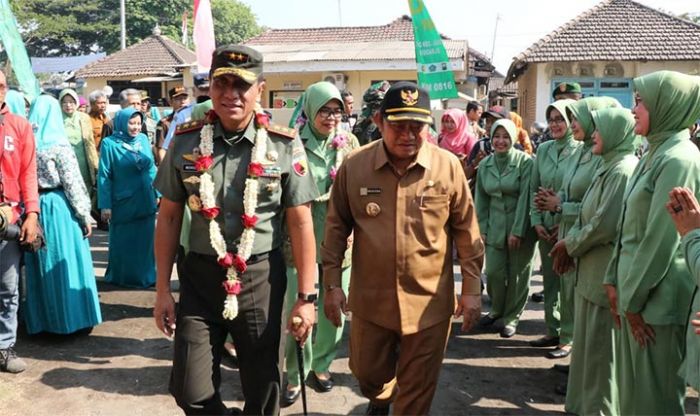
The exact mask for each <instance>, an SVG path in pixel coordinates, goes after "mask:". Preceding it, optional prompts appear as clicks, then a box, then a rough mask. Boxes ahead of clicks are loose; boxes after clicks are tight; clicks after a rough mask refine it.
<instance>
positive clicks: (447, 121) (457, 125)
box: [438, 108, 476, 159]
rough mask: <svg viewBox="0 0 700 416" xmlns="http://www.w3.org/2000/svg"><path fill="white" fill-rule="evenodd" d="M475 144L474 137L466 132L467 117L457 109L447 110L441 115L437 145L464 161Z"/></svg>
mask: <svg viewBox="0 0 700 416" xmlns="http://www.w3.org/2000/svg"><path fill="white" fill-rule="evenodd" d="M474 143H476V137H474V136H473V135H471V134H470V133H469V132H467V115H466V114H465V113H464V111H462V110H459V109H457V108H448V109H447V110H445V113H444V114H443V115H442V125H441V128H440V136H439V137H438V145H439V146H440V147H442V148H443V149H445V150H448V151H450V152H452V153H454V154H455V156H457V157H458V158H460V159H464V158H465V157H467V155H469V152H471V150H472V147H473V146H474Z"/></svg>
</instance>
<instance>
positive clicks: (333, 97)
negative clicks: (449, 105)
mask: <svg viewBox="0 0 700 416" xmlns="http://www.w3.org/2000/svg"><path fill="white" fill-rule="evenodd" d="M301 105H302V108H303V116H302V117H300V118H299V119H298V120H297V124H296V127H297V128H298V129H299V136H300V137H301V141H302V142H303V143H304V148H305V150H306V156H307V159H308V163H309V171H310V172H311V176H312V177H313V179H314V181H315V182H316V186H317V187H318V191H319V194H320V195H321V196H320V197H318V198H317V199H316V200H315V201H314V203H313V205H312V207H311V214H312V217H313V222H314V234H315V235H316V261H317V262H318V266H319V267H318V272H319V282H320V284H319V295H318V296H319V298H318V304H319V305H323V298H324V294H325V292H326V291H327V290H329V289H328V288H326V287H325V285H324V284H323V275H322V273H321V267H320V266H321V255H320V247H321V242H322V241H323V234H324V225H325V221H326V212H327V209H328V199H329V197H330V192H331V185H332V184H333V180H334V179H335V173H336V172H337V170H338V168H339V167H340V164H341V163H342V161H343V159H344V158H345V156H346V155H347V154H348V153H350V151H352V150H353V149H355V148H357V147H359V144H358V142H357V138H356V137H355V136H354V135H353V134H352V133H350V132H346V131H342V130H340V125H341V123H340V121H341V118H342V115H343V110H344V106H343V99H342V98H341V96H340V91H338V88H336V87H335V86H334V85H333V84H331V83H329V82H317V83H315V84H313V85H311V86H310V87H309V88H307V89H306V91H305V93H304V99H303V100H302V103H301ZM349 245H350V244H348V246H349ZM287 248H288V247H287ZM285 252H286V253H291V250H285ZM349 253H350V247H348V251H347V252H346V259H345V262H344V263H343V266H344V269H343V274H342V280H343V281H342V289H343V290H344V291H345V292H346V293H347V290H348V286H349V284H350V258H349ZM286 257H287V264H289V265H292V264H294V263H293V261H292V260H293V259H292V258H291V255H290V254H287V256H286ZM335 289H336V288H333V289H330V290H335ZM296 299H297V288H296V269H295V268H294V267H288V268H287V309H288V310H287V313H289V312H290V310H291V307H292V306H293V305H294V302H296ZM316 331H317V332H316V336H315V339H314V342H313V345H312V343H311V342H306V343H305V344H304V365H305V366H308V365H309V364H310V367H311V368H310V369H311V371H310V372H308V374H309V378H308V384H309V385H310V386H311V387H312V388H314V390H316V391H318V392H320V393H324V392H328V391H330V390H331V389H332V388H333V380H332V378H331V375H330V373H329V372H328V368H329V367H330V364H331V362H332V361H333V359H334V358H335V354H336V349H337V346H338V343H339V342H340V338H341V336H342V334H343V325H342V324H341V326H340V327H335V326H334V325H333V324H332V323H331V322H330V321H329V320H328V319H327V318H326V316H325V314H323V313H319V315H318V325H317V329H316ZM286 359H287V360H286V361H287V388H286V389H285V391H284V392H283V394H282V406H289V405H291V404H292V403H294V402H295V401H296V400H297V399H298V398H299V392H300V387H299V372H298V368H299V367H298V364H297V360H296V354H295V340H294V338H293V337H292V336H291V335H290V336H289V337H288V338H287V343H286ZM304 374H307V371H306V369H305V370H304ZM302 382H303V381H302Z"/></svg>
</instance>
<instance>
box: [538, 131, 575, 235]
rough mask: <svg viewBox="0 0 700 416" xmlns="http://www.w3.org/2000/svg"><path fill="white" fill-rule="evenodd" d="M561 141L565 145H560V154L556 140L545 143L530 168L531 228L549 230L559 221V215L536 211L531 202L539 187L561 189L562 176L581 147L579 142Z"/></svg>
mask: <svg viewBox="0 0 700 416" xmlns="http://www.w3.org/2000/svg"><path fill="white" fill-rule="evenodd" d="M561 140H566V143H563V144H561V145H563V148H562V149H561V152H558V149H557V147H558V146H557V145H558V144H559V143H557V141H556V140H550V141H548V142H545V143H543V144H542V145H540V147H539V148H538V149H537V157H536V158H535V162H534V164H533V166H532V177H531V179H530V200H531V201H530V202H531V206H530V222H531V223H532V225H533V226H535V225H543V226H544V227H545V228H547V229H551V228H552V227H553V226H555V225H557V224H559V221H560V215H559V214H552V213H549V212H540V211H538V210H537V206H535V204H534V202H533V201H532V200H533V199H534V196H535V194H537V191H538V189H539V188H540V187H543V188H551V189H554V190H555V191H557V190H559V189H561V186H562V183H563V181H564V174H565V173H566V170H567V169H568V167H569V166H570V163H571V160H572V159H573V157H574V155H575V150H576V149H577V148H578V147H579V146H581V142H577V141H575V140H574V139H573V138H568V139H566V138H564V139H561ZM561 145H560V146H561Z"/></svg>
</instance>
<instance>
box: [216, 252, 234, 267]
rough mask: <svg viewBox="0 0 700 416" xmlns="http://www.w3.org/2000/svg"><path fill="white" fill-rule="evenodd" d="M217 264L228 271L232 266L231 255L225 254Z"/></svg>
mask: <svg viewBox="0 0 700 416" xmlns="http://www.w3.org/2000/svg"><path fill="white" fill-rule="evenodd" d="M218 263H219V266H221V267H223V268H224V269H228V268H229V267H231V266H233V254H231V253H226V255H225V256H224V258H221V259H219V260H218Z"/></svg>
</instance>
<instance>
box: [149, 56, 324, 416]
mask: <svg viewBox="0 0 700 416" xmlns="http://www.w3.org/2000/svg"><path fill="white" fill-rule="evenodd" d="M261 74H262V55H261V54H260V53H259V52H257V51H255V50H253V49H251V48H248V47H245V46H240V45H228V46H222V47H219V48H218V49H217V50H216V51H214V56H213V58H212V68H211V75H212V76H211V79H212V82H211V98H212V102H213V108H214V112H215V115H216V117H210V118H209V119H208V120H206V121H200V122H191V123H186V124H183V125H181V126H180V128H179V129H178V133H177V134H178V137H177V140H175V141H173V146H172V147H171V149H170V150H169V151H168V153H167V155H166V157H165V159H164V160H163V163H162V164H161V166H160V169H159V171H158V176H157V177H156V180H155V187H156V188H157V189H158V191H160V193H161V194H162V195H163V198H162V200H161V206H160V214H159V217H158V225H157V228H156V241H155V245H156V262H157V270H158V276H157V281H156V303H155V308H154V317H155V320H156V325H157V326H158V328H159V329H160V330H161V331H163V332H164V333H165V334H166V335H168V336H170V335H172V334H173V333H174V335H175V347H174V349H175V351H174V359H173V370H172V374H171V377H170V392H171V394H172V395H173V396H174V397H175V400H176V401H177V404H178V405H179V406H180V407H181V408H182V409H183V410H184V411H185V413H186V414H206V415H222V414H230V413H229V410H228V409H226V407H225V406H224V404H223V402H222V400H221V396H220V394H219V383H220V382H221V374H220V370H219V364H220V362H221V354H222V351H223V346H224V340H225V339H226V336H227V335H228V334H231V336H232V338H233V342H234V343H235V345H236V349H237V351H238V358H239V369H240V377H241V385H242V389H243V395H244V397H245V408H244V409H243V410H244V413H245V414H249V415H253V414H255V415H262V414H265V415H277V414H279V397H280V387H279V384H280V373H279V366H278V358H279V341H280V327H281V314H282V302H283V298H284V292H285V288H286V276H285V264H284V259H283V256H282V253H281V249H280V246H281V244H282V218H283V215H282V213H283V212H284V217H286V220H287V229H288V233H289V236H290V237H291V244H292V251H293V253H294V259H295V263H296V264H295V266H296V268H297V270H298V276H299V277H298V285H299V286H298V288H299V297H298V300H297V302H296V303H295V305H294V307H293V308H292V312H291V314H290V316H291V317H299V318H301V324H300V325H298V326H297V325H295V326H291V325H290V326H289V330H290V332H292V333H293V334H294V336H295V337H296V338H297V340H300V341H303V340H304V339H305V338H306V336H307V335H308V333H309V331H310V329H311V326H312V325H313V322H314V320H315V311H314V305H313V301H314V300H315V297H316V295H315V289H314V280H315V279H314V277H315V264H316V251H315V246H316V243H315V239H314V231H313V222H312V220H311V210H310V202H311V201H313V200H314V199H315V198H317V197H318V190H317V189H316V185H315V184H314V182H313V179H312V178H311V175H310V174H309V173H308V164H307V161H306V153H305V151H304V146H303V144H302V143H301V141H300V140H299V138H298V136H297V135H296V132H295V131H294V130H292V129H288V128H285V127H279V126H274V125H271V124H269V121H268V120H267V117H266V116H264V113H262V112H261V111H258V112H257V113H256V110H255V108H256V107H255V106H256V103H257V101H258V99H259V98H260V94H261V93H262V92H263V89H264V84H265V83H264V81H262V78H261V76H262V75H261ZM213 118H215V119H213ZM208 131H211V138H212V140H211V143H210V145H209V144H208V139H207V142H205V138H206V137H209V136H208V133H204V134H203V132H208ZM200 145H201V146H200ZM263 147H264V148H263ZM195 149H196V150H195ZM253 150H255V154H253ZM209 152H211V155H209V154H208V153H209ZM207 158H209V159H208V160H207ZM203 183H209V186H200V185H201V184H203ZM251 183H253V184H255V185H256V186H253V187H252V188H251V185H250V184H251ZM251 189H256V190H257V192H255V193H253V192H251ZM245 195H248V196H245ZM250 195H254V198H253V201H254V202H252V205H253V208H254V214H250V205H251V203H250V201H251V199H250ZM244 200H247V201H248V208H246V206H244ZM212 201H213V202H214V203H215V207H212ZM185 203H187V204H188V206H189V207H190V209H191V210H192V211H193V212H192V222H191V232H190V233H189V252H188V254H187V256H186V257H185V259H184V261H183V264H182V268H181V272H182V273H181V274H180V275H179V279H180V302H179V305H178V310H177V316H176V315H175V305H174V299H173V297H172V295H171V293H170V274H171V271H172V265H173V260H174V257H175V251H176V249H177V245H178V237H179V235H180V226H181V222H182V215H183V210H184V204H185ZM250 230H253V231H254V233H253V237H252V239H251V238H244V237H246V236H250ZM246 231H247V233H246ZM217 236H218V237H217ZM219 238H220V240H219ZM221 240H223V241H221ZM243 240H245V241H243ZM251 240H252V241H251ZM217 241H221V244H217V243H216V242H217ZM222 245H223V246H225V247H223V248H222V247H221V246H222ZM220 250H225V253H224V254H225V255H224V256H222V255H221V254H220V253H219V252H220ZM244 253H247V254H244ZM248 255H249V256H248ZM227 259H229V260H228V261H227ZM234 268H235V269H236V272H235V273H236V274H237V276H238V277H237V280H236V281H237V284H234V282H235V281H234V280H231V279H230V278H229V277H228V276H227V275H229V274H230V273H233V269H234ZM224 283H227V284H226V285H224ZM232 295H233V296H235V297H234V299H235V300H236V303H237V305H238V307H237V308H236V309H237V315H236V313H234V312H232V310H233V309H232V308H230V305H232V304H233V303H229V299H230V297H231V296H232ZM225 300H226V304H227V305H229V306H225V303H224V301H225ZM176 320H177V328H176V326H175V324H176Z"/></svg>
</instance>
